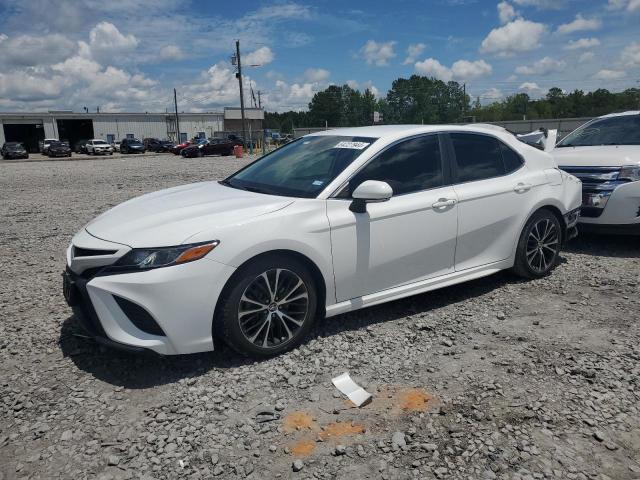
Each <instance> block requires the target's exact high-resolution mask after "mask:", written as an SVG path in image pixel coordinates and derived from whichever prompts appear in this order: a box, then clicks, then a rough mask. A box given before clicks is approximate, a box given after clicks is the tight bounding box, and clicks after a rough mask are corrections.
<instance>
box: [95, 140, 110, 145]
mask: <svg viewBox="0 0 640 480" xmlns="http://www.w3.org/2000/svg"><path fill="white" fill-rule="evenodd" d="M93 144H94V145H106V144H107V142H105V141H104V140H94V141H93Z"/></svg>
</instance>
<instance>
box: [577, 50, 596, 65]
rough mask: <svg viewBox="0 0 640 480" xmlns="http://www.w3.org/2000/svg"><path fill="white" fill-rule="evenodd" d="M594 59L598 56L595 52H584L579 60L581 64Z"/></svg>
mask: <svg viewBox="0 0 640 480" xmlns="http://www.w3.org/2000/svg"><path fill="white" fill-rule="evenodd" d="M594 58H596V56H595V54H594V53H593V52H584V53H583V54H582V55H580V57H579V58H578V60H579V61H580V63H586V62H590V61H591V60H593V59H594Z"/></svg>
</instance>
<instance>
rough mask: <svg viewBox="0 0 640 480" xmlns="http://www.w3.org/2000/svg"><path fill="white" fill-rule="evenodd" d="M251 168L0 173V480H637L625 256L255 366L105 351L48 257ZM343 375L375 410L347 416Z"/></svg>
mask: <svg viewBox="0 0 640 480" xmlns="http://www.w3.org/2000/svg"><path fill="white" fill-rule="evenodd" d="M247 161H248V160H247V159H243V160H238V159H233V158H221V157H206V158H204V159H181V158H178V157H174V156H173V155H158V156H147V157H124V158H109V157H105V158H98V159H92V160H84V161H64V160H55V161H44V162H31V163H1V162H0V222H1V223H2V227H1V229H0V246H1V248H2V274H1V277H0V280H1V281H0V313H1V317H0V318H1V321H0V362H1V363H0V365H1V367H0V393H1V395H0V480H4V479H13V478H45V479H46V478H65V479H68V478H73V479H74V480H80V479H85V478H87V479H88V478H99V479H121V478H122V479H129V478H146V479H165V478H193V479H198V478H202V479H209V478H214V477H215V478H225V479H226V478H233V479H235V478H253V479H267V478H340V479H342V478H344V479H356V478H385V479H395V478H482V479H492V478H504V479H534V478H569V479H587V478H589V479H615V480H617V479H640V415H639V414H640V362H639V360H640V326H639V322H638V320H639V319H640V270H639V267H640V260H639V258H640V241H638V239H633V238H625V237H613V238H612V237H597V236H590V237H584V236H583V237H580V238H578V239H577V240H576V241H574V242H573V243H572V244H571V245H570V247H569V248H568V251H566V252H565V253H564V254H563V261H562V263H561V265H559V267H558V268H557V269H556V270H555V271H554V272H553V274H552V275H551V276H549V277H548V278H545V279H542V280H537V281H532V282H523V281H521V280H518V279H516V278H515V277H513V276H512V275H510V274H509V273H502V274H498V275H495V276H492V277H489V278H485V279H481V280H478V281H474V282H471V283H467V284H463V285H459V286H455V287H450V288H446V289H444V290H440V291H436V292H432V293H428V294H424V295H420V296H416V297H413V298H408V299H405V300H401V301H397V302H393V303H389V304H386V305H382V306H379V307H373V308H370V309H366V310H362V311H359V312H355V313H351V314H347V315H341V316H338V317H334V318H331V319H329V320H327V321H325V322H321V323H320V324H319V325H318V326H317V327H316V328H315V330H314V331H313V332H312V335H311V337H310V338H309V339H308V341H307V342H306V343H305V344H304V345H303V346H302V347H301V348H299V349H297V350H295V351H292V352H290V353H288V354H285V355H282V356H280V357H277V358H273V359H270V360H266V361H260V362H254V361H251V360H247V359H244V358H242V357H240V356H238V355H236V354H234V353H232V352H231V351H229V350H228V349H226V348H221V349H219V350H217V351H216V352H214V353H211V354H199V355H190V356H183V357H166V358H163V357H158V356H154V355H131V354H126V353H122V352H118V351H112V350H107V349H105V348H103V347H99V346H97V345H96V344H95V343H94V342H93V341H91V340H88V339H86V338H82V337H81V336H78V334H82V331H81V330H80V328H79V327H78V326H77V325H76V324H75V321H74V319H73V317H72V316H71V311H70V309H69V308H68V307H67V306H66V304H65V302H64V299H63V297H62V292H61V278H60V272H61V271H62V270H63V268H64V251H65V249H66V247H67V245H68V243H69V241H70V239H71V237H72V235H73V234H74V233H75V232H76V231H77V230H78V229H80V228H81V227H82V225H83V224H84V223H85V222H87V221H88V220H90V219H91V218H92V217H94V216H95V215H97V214H98V213H100V212H103V211H104V210H106V209H107V208H109V207H111V206H113V205H115V204H117V203H120V202H122V201H124V200H126V199H129V198H131V197H134V196H136V195H139V194H142V193H145V192H149V191H153V190H157V189H160V188H164V187H169V186H174V185H179V184H184V183H189V182H193V181H198V180H203V179H210V178H221V177H224V176H226V175H227V174H229V173H231V172H232V171H234V170H236V169H237V168H239V167H240V166H242V165H244V164H246V163H247ZM346 370H348V371H349V372H351V374H352V376H353V377H354V378H355V379H356V380H357V381H359V382H360V383H361V384H362V385H363V386H364V387H365V388H366V389H368V390H369V391H370V392H372V393H373V394H374V400H373V401H372V403H370V404H369V405H367V406H364V407H362V408H360V409H357V408H353V407H352V406H351V405H350V404H349V403H348V401H346V400H345V399H344V398H342V397H341V396H340V395H338V394H337V392H336V391H335V389H334V387H333V386H332V385H331V381H330V379H331V377H332V376H335V375H337V374H339V373H342V372H343V371H346Z"/></svg>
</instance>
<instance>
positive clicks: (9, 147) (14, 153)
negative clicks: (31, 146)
mask: <svg viewBox="0 0 640 480" xmlns="http://www.w3.org/2000/svg"><path fill="white" fill-rule="evenodd" d="M2 158H4V159H5V160H6V159H9V158H29V152H27V149H26V148H24V145H23V144H22V143H20V142H7V143H5V144H4V145H2Z"/></svg>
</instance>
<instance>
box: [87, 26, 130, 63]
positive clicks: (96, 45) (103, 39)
mask: <svg viewBox="0 0 640 480" xmlns="http://www.w3.org/2000/svg"><path fill="white" fill-rule="evenodd" d="M137 46H138V39H137V38H136V37H135V36H134V35H123V34H122V33H120V30H118V27H116V26H115V25H114V24H113V23H109V22H100V23H98V24H97V25H96V26H95V27H93V28H92V29H91V31H90V32H89V48H90V50H91V56H92V57H93V58H95V59H96V60H97V61H99V62H107V61H110V60H113V59H115V58H116V57H117V56H118V55H121V54H123V53H127V52H131V51H133V50H134V49H135V48H136V47H137Z"/></svg>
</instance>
